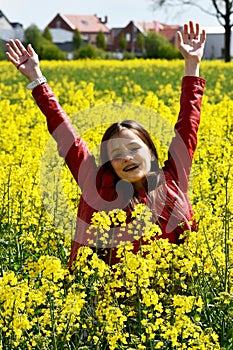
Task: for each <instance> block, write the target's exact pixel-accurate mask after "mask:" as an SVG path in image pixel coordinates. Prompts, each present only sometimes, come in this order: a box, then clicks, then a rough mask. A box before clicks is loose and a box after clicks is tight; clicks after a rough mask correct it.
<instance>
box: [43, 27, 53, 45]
mask: <svg viewBox="0 0 233 350" xmlns="http://www.w3.org/2000/svg"><path fill="white" fill-rule="evenodd" d="M43 37H44V38H45V39H47V40H48V41H51V42H52V41H53V37H52V34H51V32H50V30H49V27H46V28H45V30H44V31H43Z"/></svg>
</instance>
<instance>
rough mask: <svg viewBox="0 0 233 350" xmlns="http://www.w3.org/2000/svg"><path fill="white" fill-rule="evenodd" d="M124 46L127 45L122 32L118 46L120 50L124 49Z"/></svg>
mask: <svg viewBox="0 0 233 350" xmlns="http://www.w3.org/2000/svg"><path fill="white" fill-rule="evenodd" d="M126 47H127V41H126V38H125V36H124V34H122V35H121V38H120V41H119V48H120V50H121V51H125V49H126Z"/></svg>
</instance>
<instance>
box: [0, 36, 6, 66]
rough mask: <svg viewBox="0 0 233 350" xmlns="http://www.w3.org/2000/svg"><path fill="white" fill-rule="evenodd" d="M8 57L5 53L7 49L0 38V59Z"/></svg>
mask: <svg viewBox="0 0 233 350" xmlns="http://www.w3.org/2000/svg"><path fill="white" fill-rule="evenodd" d="M5 59H6V55H5V50H4V46H3V41H2V39H1V38H0V61H2V60H5Z"/></svg>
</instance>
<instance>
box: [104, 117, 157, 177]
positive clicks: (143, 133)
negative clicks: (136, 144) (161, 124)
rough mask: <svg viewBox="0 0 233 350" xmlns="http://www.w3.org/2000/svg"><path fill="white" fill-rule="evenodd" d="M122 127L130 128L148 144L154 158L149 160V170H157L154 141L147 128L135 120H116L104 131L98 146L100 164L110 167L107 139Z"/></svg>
mask: <svg viewBox="0 0 233 350" xmlns="http://www.w3.org/2000/svg"><path fill="white" fill-rule="evenodd" d="M122 129H129V130H131V131H132V132H134V133H135V135H137V136H138V137H139V138H140V139H141V140H142V141H143V142H144V143H145V144H146V145H147V146H148V148H149V149H150V150H151V151H152V153H153V154H154V156H155V157H154V158H155V159H154V160H153V161H152V162H151V172H157V171H158V169H159V163H158V153H157V151H156V148H155V145H154V142H153V141H152V139H151V137H150V135H149V133H148V132H147V130H146V129H145V128H144V127H143V126H142V125H141V124H140V123H138V122H136V121H135V120H124V121H121V122H116V123H114V124H112V125H111V126H110V127H109V128H108V129H107V130H106V131H105V133H104V135H103V138H102V141H101V146H100V160H101V163H102V165H103V166H107V167H110V168H111V169H112V166H111V163H110V159H109V157H108V152H107V141H108V140H110V139H111V138H112V137H113V136H114V135H117V134H119V133H120V131H121V130H122ZM112 170H113V169H112Z"/></svg>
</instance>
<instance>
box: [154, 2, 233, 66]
mask: <svg viewBox="0 0 233 350" xmlns="http://www.w3.org/2000/svg"><path fill="white" fill-rule="evenodd" d="M150 4H151V9H152V11H153V12H156V10H158V9H159V8H160V7H166V8H167V9H172V11H173V12H174V8H175V7H176V8H177V9H178V10H179V9H180V11H184V6H196V7H197V8H199V9H200V10H201V11H203V12H205V13H207V14H209V15H210V16H214V17H216V18H217V20H218V22H219V24H220V25H221V26H222V27H224V30H225V50H224V58H225V62H230V60H231V29H232V27H233V1H230V0H205V1H203V0H195V1H193V0H150Z"/></svg>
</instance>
